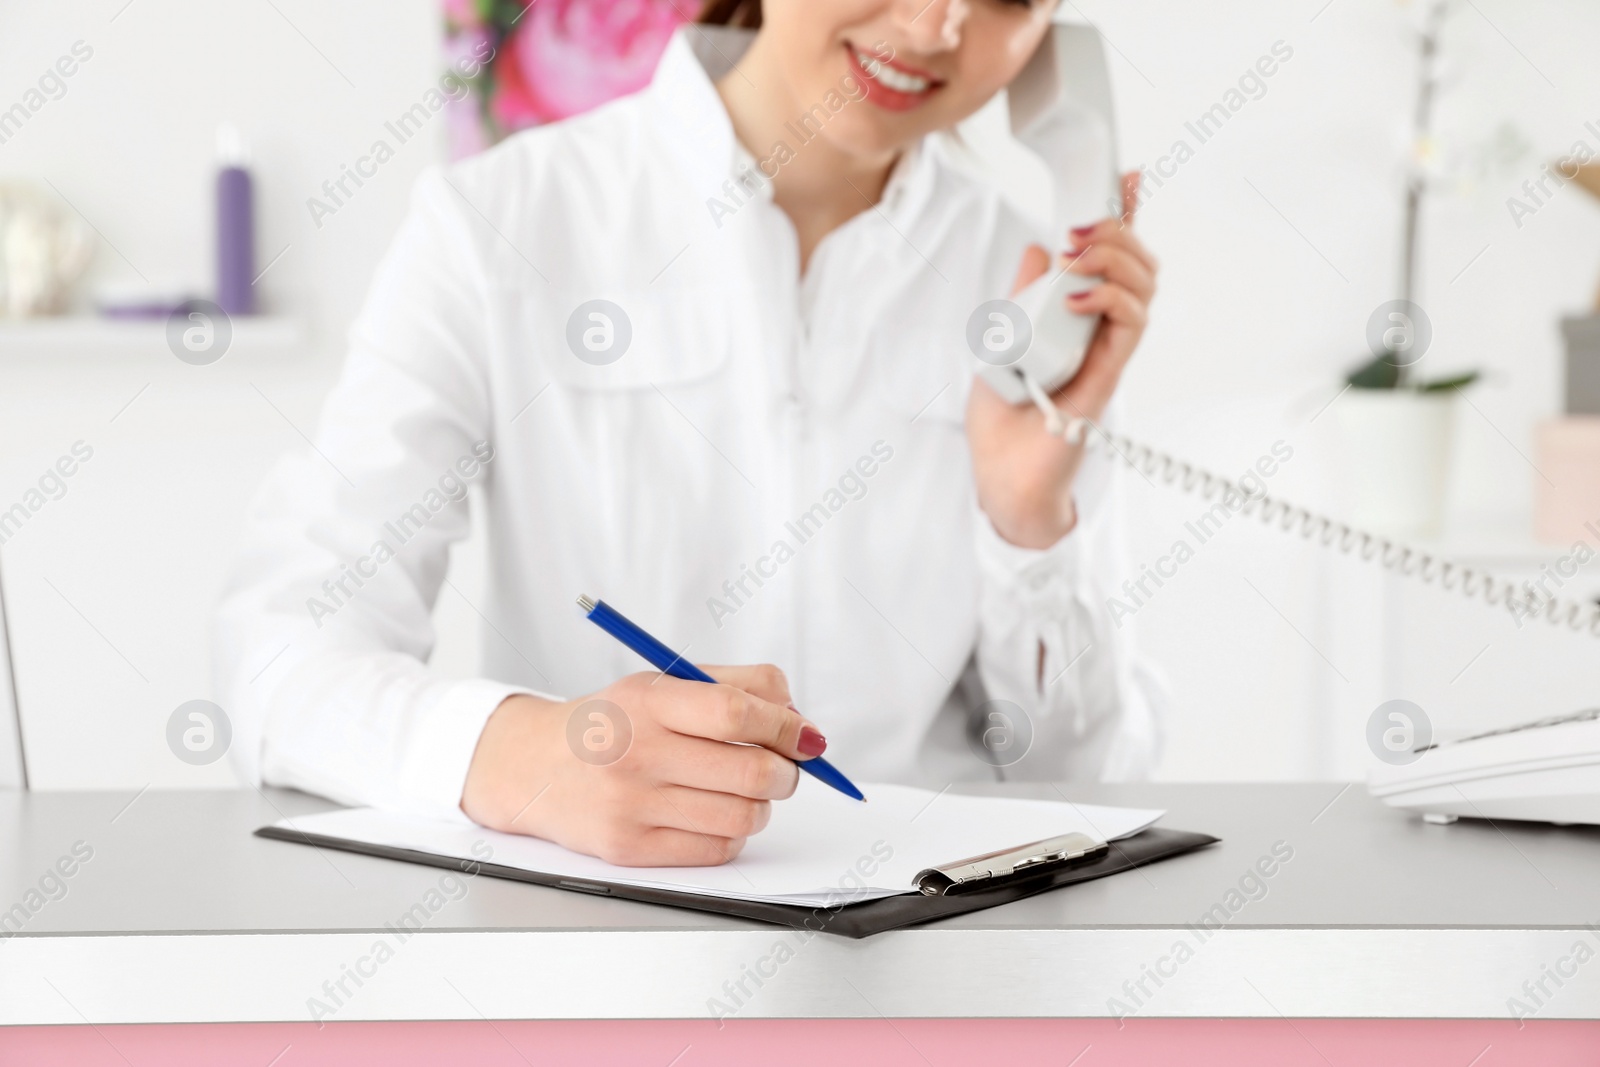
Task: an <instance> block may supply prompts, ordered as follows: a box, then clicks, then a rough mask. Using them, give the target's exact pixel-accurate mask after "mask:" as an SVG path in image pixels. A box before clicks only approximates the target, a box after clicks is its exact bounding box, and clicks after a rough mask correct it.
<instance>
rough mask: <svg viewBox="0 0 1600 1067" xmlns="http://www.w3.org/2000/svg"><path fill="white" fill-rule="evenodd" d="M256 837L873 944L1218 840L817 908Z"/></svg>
mask: <svg viewBox="0 0 1600 1067" xmlns="http://www.w3.org/2000/svg"><path fill="white" fill-rule="evenodd" d="M255 833H256V836H257V837H265V838H270V839H272V840H277V841H289V842H292V843H296V844H308V845H314V846H318V847H321V848H332V849H339V850H341V851H344V852H356V853H360V854H361V855H365V856H378V857H380V858H383V859H392V860H400V861H403V862H406V863H419V864H423V865H425V866H429V867H442V868H445V869H448V870H454V871H463V872H466V871H474V870H475V871H476V873H478V874H487V875H489V876H490V877H493V878H505V879H508V880H510V881H514V882H527V883H530V884H532V885H542V886H548V887H550V888H553V889H565V890H568V891H570V892H577V893H590V894H593V895H597V896H608V897H615V898H617V899H619V900H631V901H637V902H640V903H645V904H665V905H668V906H670V907H675V908H689V909H691V910H694V911H705V912H712V913H714V914H717V915H733V916H738V917H740V918H745V919H756V920H759V921H761V922H768V923H775V924H777V925H780V926H789V927H793V928H795V929H797V930H810V931H814V932H818V933H829V934H837V935H839V936H841V937H848V938H863V937H870V936H872V935H873V934H880V933H883V932H884V931H886V930H898V929H901V928H903V927H907V926H916V925H919V924H921V923H927V922H934V921H936V920H938V919H946V918H949V917H951V916H953V915H965V914H968V913H970V912H974V911H982V910H984V909H985V908H993V907H996V906H998V905H1001V904H1009V903H1011V902H1013V901H1017V900H1022V899H1024V898H1026V897H1031V896H1035V895H1037V894H1039V893H1044V892H1047V891H1048V890H1051V889H1057V888H1060V887H1062V886H1068V885H1076V884H1077V883H1079V882H1088V881H1093V880H1094V879H1096V878H1104V877H1106V876H1107V875H1112V874H1120V873H1121V872H1123V871H1129V870H1132V869H1133V868H1135V867H1143V866H1145V865H1146V864H1150V863H1157V862H1159V861H1161V860H1164V859H1169V858H1171V857H1173V856H1179V855H1182V854H1183V853H1185V852H1193V851H1194V850H1196V849H1200V848H1204V847H1205V846H1207V845H1213V844H1216V843H1217V842H1218V841H1219V840H1220V839H1219V838H1216V837H1212V836H1211V835H1209V834H1200V833H1191V832H1189V831H1187V830H1169V829H1166V828H1163V827H1155V826H1153V827H1150V828H1149V829H1147V830H1142V831H1140V832H1139V833H1137V834H1134V835H1133V836H1131V837H1125V838H1122V839H1120V840H1117V841H1112V842H1110V843H1109V844H1108V843H1106V842H1103V841H1096V840H1094V839H1093V838H1090V837H1088V836H1086V835H1084V834H1066V835H1063V836H1061V837H1052V838H1048V839H1046V840H1044V841H1036V842H1032V843H1030V844H1027V845H1022V846H1018V847H1015V848H1008V849H1002V850H999V851H997V852H990V853H986V854H984V855H982V856H973V857H969V858H967V859H962V860H957V861H953V862H952V863H950V864H948V865H945V866H941V867H931V868H928V869H927V870H924V871H923V872H921V874H919V875H918V877H917V888H916V889H913V890H908V891H907V892H905V893H901V894H898V895H895V896H888V897H879V898H877V899H875V900H865V901H859V902H855V903H850V902H845V901H841V902H839V903H836V904H827V905H817V906H814V907H812V906H805V905H795V904H778V903H771V902H767V901H759V900H739V899H735V898H729V897H718V896H709V895H703V894H698V893H686V892H678V891H672V890H665V889H654V888H650V887H646V886H632V885H619V884H617V883H615V882H604V881H589V880H579V879H574V878H567V877H563V876H560V875H552V874H541V873H540V872H537V871H527V870H523V869H521V868H518V867H506V866H502V865H500V864H496V863H488V862H478V861H475V860H462V859H457V858H455V857H453V856H440V855H435V854H433V853H431V852H419V851H416V850H413V849H405V848H395V847H393V846H390V845H376V844H371V843H368V842H364V841H354V840H349V839H346V838H339V837H329V836H326V835H323V834H315V833H302V832H299V831H296V830H292V829H289V828H287V827H279V826H263V827H261V828H260V829H259V830H257V831H256V832H255Z"/></svg>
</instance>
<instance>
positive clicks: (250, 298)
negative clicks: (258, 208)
mask: <svg viewBox="0 0 1600 1067" xmlns="http://www.w3.org/2000/svg"><path fill="white" fill-rule="evenodd" d="M244 164H245V151H244V140H243V138H241V137H240V136H239V131H238V130H237V129H236V128H234V127H233V126H232V125H231V124H227V123H224V124H223V125H222V126H221V127H219V128H218V130H217V305H218V306H219V307H221V308H222V310H223V311H225V312H227V313H228V314H229V315H253V314H255V310H256V291H255V286H254V285H253V284H252V283H253V281H254V280H255V264H256V232H255V190H254V187H253V185H252V183H251V180H250V172H249V171H248V170H246V169H245V166H244Z"/></svg>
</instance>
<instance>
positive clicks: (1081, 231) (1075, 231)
mask: <svg viewBox="0 0 1600 1067" xmlns="http://www.w3.org/2000/svg"><path fill="white" fill-rule="evenodd" d="M1093 232H1094V227H1093V226H1074V227H1073V228H1072V236H1074V237H1087V236H1089V235H1090V234H1091V233H1093Z"/></svg>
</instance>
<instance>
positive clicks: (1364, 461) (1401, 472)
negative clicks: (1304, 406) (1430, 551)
mask: <svg viewBox="0 0 1600 1067" xmlns="http://www.w3.org/2000/svg"><path fill="white" fill-rule="evenodd" d="M1456 404H1457V401H1456V395H1455V393H1454V392H1453V391H1451V392H1441V393H1419V392H1416V391H1415V390H1411V389H1350V390H1348V391H1346V392H1345V394H1344V395H1343V396H1341V397H1340V398H1339V399H1338V400H1337V401H1335V402H1334V405H1333V414H1334V416H1335V419H1336V422H1337V425H1338V427H1339V435H1340V437H1341V439H1342V440H1341V456H1340V463H1339V466H1340V473H1341V475H1342V481H1343V482H1344V488H1345V500H1346V508H1347V510H1346V513H1345V514H1344V515H1342V516H1340V517H1341V518H1344V519H1345V520H1346V521H1348V522H1349V523H1350V524H1351V525H1353V526H1359V527H1362V528H1365V529H1369V530H1372V531H1373V532H1374V533H1380V534H1386V535H1388V536H1391V537H1396V538H1427V537H1437V536H1438V535H1439V533H1440V529H1441V527H1442V526H1443V522H1444V508H1445V493H1446V489H1447V486H1448V481H1449V475H1450V457H1451V452H1452V444H1453V441H1454V437H1455V414H1456Z"/></svg>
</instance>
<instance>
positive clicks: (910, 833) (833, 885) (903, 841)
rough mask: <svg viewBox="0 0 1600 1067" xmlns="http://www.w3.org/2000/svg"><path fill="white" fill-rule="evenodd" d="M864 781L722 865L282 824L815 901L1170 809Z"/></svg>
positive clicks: (805, 795)
mask: <svg viewBox="0 0 1600 1067" xmlns="http://www.w3.org/2000/svg"><path fill="white" fill-rule="evenodd" d="M861 788H862V791H863V792H864V793H866V795H867V797H868V798H869V802H868V803H865V804H863V803H860V802H858V801H854V800H851V799H849V798H848V797H845V796H842V795H841V794H839V793H836V792H834V791H833V790H831V789H829V788H827V787H826V786H823V785H822V784H820V783H818V782H813V781H810V780H809V779H805V780H802V781H801V783H800V789H799V790H798V791H797V792H796V793H795V795H794V796H793V797H791V798H790V799H788V800H784V801H779V802H777V803H775V804H773V806H772V821H771V823H770V824H769V825H768V826H767V828H766V829H765V830H763V831H762V832H761V833H759V834H757V835H756V836H754V837H752V838H751V839H750V841H749V843H748V844H747V845H746V846H745V849H744V851H743V852H742V853H740V855H739V856H738V858H737V859H735V860H733V861H732V862H731V863H726V864H724V865H722V866H720V867H616V866H613V865H611V864H609V863H606V862H604V861H602V860H598V859H595V858H594V857H593V856H584V855H580V854H579V853H576V852H570V851H568V850H567V849H564V848H562V847H561V846H560V845H555V844H551V843H550V842H548V841H542V840H539V839H538V838H532V837H522V836H519V835H516V834H502V833H497V832H495V831H493V830H486V829H484V828H483V827H481V826H472V825H467V824H462V823H453V822H444V821H441V820H433V819H419V818H417V817H415V816H407V815H396V814H394V813H392V812H383V811H378V810H376V809H373V808H348V809H344V810H341V811H329V812H323V813H322V814H319V815H308V816H304V817H302V818H296V819H285V820H283V821H282V822H280V823H278V825H279V826H281V827H285V828H287V829H290V830H294V831H299V832H301V833H307V834H320V835H323V836H326V837H332V838H339V839H342V840H347V841H357V842H362V843H366V844H373V845H387V846H391V847H395V848H404V849H411V850H413V851H417V852H427V853H431V854H433V855H438V856H448V857H452V858H456V859H463V860H478V861H480V862H487V863H495V864H499V865H501V866H505V867H515V868H517V869H519V870H525V871H536V872H540V873H544V874H550V875H557V876H559V877H563V878H576V879H588V880H593V881H601V882H614V883H619V884H623V885H633V886H648V887H651V888H657V889H669V890H679V891H682V892H689V893H701V894H706V895H709V896H719V897H728V898H737V899H742V900H763V901H771V902H775V903H788V904H799V905H807V906H809V905H822V904H830V903H836V902H838V901H840V900H850V901H859V900H872V899H876V898H878V897H885V896H893V895H895V894H897V893H907V892H913V891H915V889H916V875H917V873H918V872H919V871H922V870H924V869H926V868H928V867H935V866H940V865H942V864H947V863H952V862H955V861H957V860H962V859H966V858H968V857H971V856H978V855H981V854H983V853H986V852H993V851H995V850H997V849H1002V848H1011V847H1015V846H1017V845H1024V844H1029V843H1031V842H1034V841H1041V840H1043V839H1045V838H1047V837H1055V836H1057V835H1058V834H1066V833H1072V832H1075V831H1076V832H1079V833H1085V834H1088V835H1089V836H1091V837H1093V838H1095V839H1097V840H1101V841H1115V840H1117V839H1118V838H1123V837H1128V836H1129V835H1131V834H1135V833H1138V832H1139V831H1140V830H1143V829H1144V828H1145V827H1147V826H1150V825H1152V824H1154V823H1155V821H1156V820H1157V819H1159V818H1161V816H1162V815H1163V814H1165V812H1162V811H1158V810H1152V809H1145V808H1111V807H1103V806H1100V805H1094V804H1076V803H1072V802H1063V801H1053V800H1018V799H1013V798H1009V797H972V796H960V795H956V794H952V793H948V792H945V793H933V792H929V791H928V790H925V789H913V788H911V787H909V786H900V785H869V784H862V786H861ZM474 846H476V848H475V847H474ZM485 846H487V850H486V848H485Z"/></svg>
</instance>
